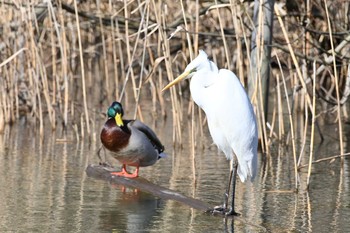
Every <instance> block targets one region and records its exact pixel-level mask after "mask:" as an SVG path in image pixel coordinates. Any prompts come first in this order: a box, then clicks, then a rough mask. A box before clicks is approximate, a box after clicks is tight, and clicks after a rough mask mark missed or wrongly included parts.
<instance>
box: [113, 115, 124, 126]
mask: <svg viewBox="0 0 350 233" xmlns="http://www.w3.org/2000/svg"><path fill="white" fill-rule="evenodd" d="M114 119H115V123H116V124H117V125H118V126H123V125H124V123H123V119H122V114H120V113H117V114H116V115H115V117H114Z"/></svg>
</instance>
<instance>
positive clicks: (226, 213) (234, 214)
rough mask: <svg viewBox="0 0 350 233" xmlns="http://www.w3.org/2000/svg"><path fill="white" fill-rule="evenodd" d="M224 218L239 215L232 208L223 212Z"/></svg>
mask: <svg viewBox="0 0 350 233" xmlns="http://www.w3.org/2000/svg"><path fill="white" fill-rule="evenodd" d="M225 215H226V216H240V215H241V214H240V213H237V212H236V211H235V210H234V209H233V208H232V207H230V208H229V209H228V211H226V212H225Z"/></svg>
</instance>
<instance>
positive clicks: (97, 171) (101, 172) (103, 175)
mask: <svg viewBox="0 0 350 233" xmlns="http://www.w3.org/2000/svg"><path fill="white" fill-rule="evenodd" d="M111 172H116V170H115V169H114V168H113V167H110V166H106V165H102V164H101V165H95V164H90V165H88V167H87V168H86V173H87V175H88V176H89V177H93V178H97V179H102V180H108V181H109V182H111V183H113V184H118V185H125V186H128V187H132V188H136V189H139V190H141V191H144V192H147V193H150V194H152V195H154V196H157V197H159V198H162V199H168V200H174V201H177V202H180V203H182V204H185V205H187V206H190V207H192V208H194V209H197V210H200V211H208V210H209V209H210V205H209V204H208V203H205V202H203V201H200V200H197V199H194V198H191V197H187V196H185V195H182V194H180V193H178V192H176V191H173V190H171V189H168V188H164V187H161V186H158V185H156V184H153V183H151V182H150V181H148V180H146V179H144V178H142V177H137V178H132V179H130V178H125V177H121V176H114V175H111Z"/></svg>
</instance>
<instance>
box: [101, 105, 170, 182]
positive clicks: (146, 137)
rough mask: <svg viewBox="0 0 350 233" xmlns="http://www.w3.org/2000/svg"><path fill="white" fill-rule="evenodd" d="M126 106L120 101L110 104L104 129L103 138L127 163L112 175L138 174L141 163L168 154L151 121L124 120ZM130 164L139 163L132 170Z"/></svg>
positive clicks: (149, 163)
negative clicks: (150, 124) (131, 170)
mask: <svg viewBox="0 0 350 233" xmlns="http://www.w3.org/2000/svg"><path fill="white" fill-rule="evenodd" d="M123 115H124V110H123V107H122V105H121V104H120V103H119V102H113V103H112V105H111V106H110V107H109V108H108V111H107V116H108V120H107V121H106V123H105V124H104V126H103V129H102V131H101V136H100V137H101V142H102V144H103V146H104V147H105V148H106V149H107V150H108V151H110V152H111V155H112V156H113V157H114V158H115V159H117V160H119V161H120V162H121V163H122V164H123V166H122V171H121V172H112V173H111V174H112V175H117V176H124V177H128V178H135V177H138V174H139V167H147V166H150V165H153V164H154V163H156V162H157V160H158V159H159V158H162V157H165V154H164V153H163V151H164V146H163V145H162V143H161V142H160V140H159V139H158V137H157V135H156V134H155V133H154V132H153V130H152V129H150V128H149V127H148V126H147V125H145V124H143V123H142V122H140V121H138V120H123V118H122V117H123ZM126 165H128V166H133V167H136V170H135V172H134V173H132V174H131V173H128V172H127V170H126Z"/></svg>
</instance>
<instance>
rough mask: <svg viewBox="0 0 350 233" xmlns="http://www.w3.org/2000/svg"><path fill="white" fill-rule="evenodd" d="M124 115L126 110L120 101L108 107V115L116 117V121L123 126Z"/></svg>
mask: <svg viewBox="0 0 350 233" xmlns="http://www.w3.org/2000/svg"><path fill="white" fill-rule="evenodd" d="M123 115H124V110H123V107H122V105H121V103H119V102H113V103H112V105H111V106H110V107H109V108H108V110H107V116H108V118H114V119H115V123H116V124H117V125H118V126H119V127H120V126H123V125H124V123H123V119H122V117H123Z"/></svg>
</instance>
